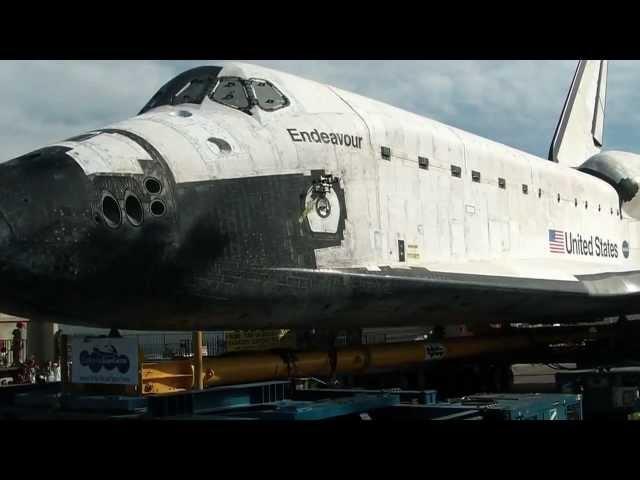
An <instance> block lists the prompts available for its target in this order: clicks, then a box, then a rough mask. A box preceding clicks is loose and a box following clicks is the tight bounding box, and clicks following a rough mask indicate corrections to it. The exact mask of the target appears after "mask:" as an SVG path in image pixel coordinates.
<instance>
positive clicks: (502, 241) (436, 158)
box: [63, 64, 638, 279]
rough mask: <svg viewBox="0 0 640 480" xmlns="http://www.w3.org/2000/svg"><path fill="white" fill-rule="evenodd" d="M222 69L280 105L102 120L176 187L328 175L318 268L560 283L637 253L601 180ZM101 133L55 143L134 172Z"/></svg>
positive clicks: (104, 165)
mask: <svg viewBox="0 0 640 480" xmlns="http://www.w3.org/2000/svg"><path fill="white" fill-rule="evenodd" d="M221 76H238V77H242V78H260V79H266V80H268V81H270V82H272V83H273V84H274V85H276V86H277V87H278V88H279V89H280V90H281V91H282V92H283V93H284V94H285V95H286V96H287V97H288V98H289V100H290V102H291V103H290V105H288V106H287V107H286V108H282V109H280V110H277V111H274V112H264V111H259V110H256V112H255V114H254V115H247V114H246V113H243V112H241V111H237V110H233V109H232V108H228V107H225V106H223V105H220V104H218V103H216V102H214V101H212V100H211V99H209V98H205V99H204V101H203V103H202V104H201V105H189V104H184V105H179V106H175V107H172V106H167V107H159V108H156V109H153V110H151V111H149V112H147V113H145V114H143V115H140V116H137V117H134V118H131V119H129V120H126V121H124V122H120V123H118V124H115V125H112V126H111V127H112V128H118V129H124V130H128V131H131V132H133V133H135V134H137V135H140V136H141V137H143V138H145V139H146V140H147V141H149V142H150V143H151V144H153V145H154V146H155V148H157V149H158V151H159V152H160V153H161V154H162V155H163V156H164V158H165V159H166V160H167V163H168V165H169V167H170V168H171V170H172V172H173V175H174V177H175V180H176V183H177V184H185V183H189V182H201V181H209V180H222V179H231V178H244V177H254V176H268V175H283V174H288V173H308V172H310V171H312V170H320V169H322V170H325V172H327V173H331V174H333V175H335V176H336V177H339V178H340V182H341V185H342V187H343V188H344V191H345V197H346V209H347V220H346V226H345V232H344V240H343V242H342V244H341V245H340V246H339V247H331V248H325V249H319V250H317V251H316V261H317V267H318V268H320V269H331V268H338V267H353V266H357V267H367V268H370V269H374V270H375V269H376V268H379V267H380V266H386V265H392V266H410V265H414V266H423V267H426V268H428V269H430V270H435V271H439V270H442V271H452V272H466V273H476V274H491V275H509V276H521V277H533V278H552V279H566V278H567V275H566V274H565V273H563V268H561V267H564V266H566V265H572V267H571V273H572V274H579V273H598V272H602V271H608V272H610V271H616V270H617V269H624V270H630V269H632V266H633V264H634V263H636V261H637V260H636V259H637V257H638V243H636V242H635V239H636V238H637V233H638V228H637V225H638V224H637V222H636V221H635V220H633V219H630V218H621V214H620V212H619V208H620V206H619V203H618V195H617V193H616V191H615V190H614V189H613V188H612V187H611V186H610V185H608V184H607V183H605V182H604V181H602V180H599V179H597V178H595V177H593V176H590V175H588V174H585V173H581V172H579V171H577V170H575V169H572V168H568V167H565V166H563V165H559V164H555V163H553V162H549V161H546V160H545V159H542V158H539V157H535V156H533V155H529V154H527V153H524V152H521V151H518V150H516V149H513V148H510V147H508V146H505V145H501V144H498V143H495V142H492V141H490V140H486V139H483V138H480V137H478V136H475V135H472V134H469V133H466V132H463V131H461V130H458V129H456V128H453V127H449V126H446V125H443V124H441V123H438V122H435V121H432V120H429V119H426V118H424V117H421V116H418V115H415V114H412V113H409V112H406V111H403V110H400V109H398V108H394V107H391V106H389V105H386V104H383V103H380V102H377V101H374V100H371V99H367V98H364V97H361V96H359V95H355V94H352V93H348V92H345V91H342V90H339V89H337V88H333V87H329V86H326V85H322V84H318V83H315V82H312V81H308V80H303V79H299V78H297V77H294V76H290V75H286V74H282V73H279V72H275V71H272V70H268V69H263V68H260V67H255V66H252V65H243V64H231V65H229V66H227V67H226V68H224V69H223V70H222V72H221ZM179 112H189V113H190V114H191V115H189V116H187V115H184V114H180V113H179ZM211 137H215V138H220V139H223V140H224V141H225V142H227V143H228V144H229V145H230V147H231V151H230V152H225V151H222V150H221V149H220V148H219V147H218V146H216V145H215V144H214V143H212V142H210V141H208V139H209V138H211ZM104 142H105V136H104V135H101V136H100V137H97V138H96V145H92V144H91V140H88V141H85V142H83V143H82V144H74V143H73V142H70V143H65V144H63V145H67V146H72V147H74V148H75V149H76V152H75V156H76V158H77V160H78V162H79V163H80V164H81V165H82V166H83V168H84V169H85V171H86V172H87V174H91V173H100V172H102V171H111V172H117V173H122V174H127V173H139V170H140V167H139V166H138V162H137V159H138V157H139V155H140V152H134V151H130V152H128V153H123V152H124V151H125V146H118V145H115V144H114V145H112V146H110V148H107V149H106V150H105V148H104V147H101V146H100V145H102V144H103V143H104ZM101 148H102V151H100V149H101ZM126 148H129V149H131V148H133V146H132V145H129V146H126ZM387 149H388V150H387ZM383 150H385V153H389V156H388V158H383ZM116 157H117V160H114V159H116ZM419 157H422V158H423V160H422V165H420V161H419ZM421 167H422V168H421ZM454 174H455V175H454ZM500 179H503V180H500ZM501 182H503V183H502V185H501ZM502 186H504V188H502ZM558 198H559V200H558ZM301 213H302V212H301ZM307 215H308V216H309V220H310V223H311V224H312V228H319V229H323V228H328V229H329V230H328V231H330V230H331V228H333V227H332V226H331V225H330V224H329V223H330V222H329V223H327V222H325V221H323V220H321V219H319V218H318V217H317V215H316V213H315V212H313V211H311V212H307ZM314 225H315V227H314ZM550 230H558V231H562V232H563V234H564V235H565V237H566V239H565V241H566V245H567V247H568V248H566V249H565V252H564V253H557V252H553V251H551V249H550V242H549V235H550V233H549V231H550ZM625 240H627V241H628V244H627V245H628V246H629V248H628V252H629V253H628V257H625V256H624V255H623V253H622V243H623V241H625ZM399 241H402V242H403V243H404V249H405V252H404V257H405V258H404V261H400V252H399V248H401V247H400V246H399V245H400V244H399ZM613 245H615V247H614V246H613ZM568 249H571V250H573V251H572V252H571V253H569V250H568ZM569 276H570V275H569Z"/></svg>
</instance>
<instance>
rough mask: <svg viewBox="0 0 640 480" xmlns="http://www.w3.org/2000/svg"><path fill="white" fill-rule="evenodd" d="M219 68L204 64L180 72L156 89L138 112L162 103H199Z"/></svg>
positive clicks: (214, 80)
mask: <svg viewBox="0 0 640 480" xmlns="http://www.w3.org/2000/svg"><path fill="white" fill-rule="evenodd" d="M221 70H222V68H220V67H210V66H206V67H197V68H192V69H191V70H187V71H186V72H183V73H181V74H180V75H178V76H177V77H175V78H173V79H172V80H170V81H169V82H167V83H166V84H165V85H164V86H163V87H162V88H161V89H160V90H158V92H157V93H156V94H155V95H154V96H153V97H152V98H151V100H149V102H148V103H147V104H146V105H145V106H144V107H143V108H142V110H141V111H140V113H139V114H143V113H145V112H147V111H149V110H151V109H152V108H156V107H160V106H163V105H182V104H184V103H191V104H196V105H199V104H201V103H202V101H203V100H204V98H205V96H206V95H207V93H208V92H210V91H211V89H212V88H213V86H214V85H215V84H216V81H217V79H218V74H219V73H220V71H221Z"/></svg>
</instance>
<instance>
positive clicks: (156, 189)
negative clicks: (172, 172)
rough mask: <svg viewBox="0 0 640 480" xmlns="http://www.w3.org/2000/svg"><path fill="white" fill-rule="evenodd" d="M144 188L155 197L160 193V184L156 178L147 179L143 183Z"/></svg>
mask: <svg viewBox="0 0 640 480" xmlns="http://www.w3.org/2000/svg"><path fill="white" fill-rule="evenodd" d="M144 188H145V190H146V191H147V192H149V193H150V194H152V195H157V194H159V193H160V192H162V183H161V182H160V180H158V179H157V178H154V177H149V178H147V179H145V181H144Z"/></svg>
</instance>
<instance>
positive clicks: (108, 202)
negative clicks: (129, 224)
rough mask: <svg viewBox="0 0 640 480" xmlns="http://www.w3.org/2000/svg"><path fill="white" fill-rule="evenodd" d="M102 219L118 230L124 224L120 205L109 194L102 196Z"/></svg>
mask: <svg viewBox="0 0 640 480" xmlns="http://www.w3.org/2000/svg"><path fill="white" fill-rule="evenodd" d="M102 217H103V218H104V221H105V223H106V224H107V225H108V226H109V227H111V228H118V227H119V226H120V225H121V224H122V211H121V210H120V204H119V203H118V201H117V200H116V199H115V198H114V196H113V195H111V194H110V193H108V192H105V193H103V194H102Z"/></svg>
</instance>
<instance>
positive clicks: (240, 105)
mask: <svg viewBox="0 0 640 480" xmlns="http://www.w3.org/2000/svg"><path fill="white" fill-rule="evenodd" d="M211 99H212V100H214V101H216V102H218V103H221V104H223V105H226V106H228V107H233V108H237V109H239V110H247V109H248V108H250V106H251V101H250V99H249V95H248V94H247V91H246V90H245V87H244V82H243V81H242V80H241V79H240V78H235V77H224V78H221V79H220V80H219V81H218V85H217V86H216V88H215V90H214V91H213V93H212V94H211Z"/></svg>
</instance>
